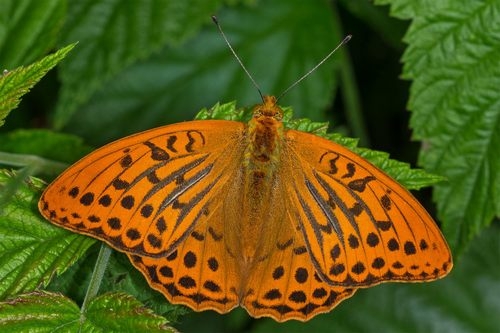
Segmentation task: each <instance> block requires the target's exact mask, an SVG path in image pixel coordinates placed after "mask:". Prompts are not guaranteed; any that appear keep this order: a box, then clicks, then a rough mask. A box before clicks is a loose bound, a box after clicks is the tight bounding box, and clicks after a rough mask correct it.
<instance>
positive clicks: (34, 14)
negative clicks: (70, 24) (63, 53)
mask: <svg viewBox="0 0 500 333" xmlns="http://www.w3.org/2000/svg"><path fill="white" fill-rule="evenodd" d="M66 4H67V1H66V0H22V1H19V0H2V1H0V66H2V67H1V69H8V70H9V69H12V68H14V67H18V66H21V65H27V64H29V63H30V62H33V61H34V60H36V59H37V58H39V57H40V56H42V55H43V54H44V53H45V52H47V51H48V50H50V49H51V48H52V47H53V46H54V44H55V42H56V37H57V34H58V33H59V31H60V29H61V28H62V25H63V21H64V17H65V14H66Z"/></svg>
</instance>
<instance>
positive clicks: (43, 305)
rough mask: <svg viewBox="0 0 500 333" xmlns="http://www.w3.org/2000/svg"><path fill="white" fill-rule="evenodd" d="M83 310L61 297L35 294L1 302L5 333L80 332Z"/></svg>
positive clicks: (0, 322)
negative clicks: (81, 311)
mask: <svg viewBox="0 0 500 333" xmlns="http://www.w3.org/2000/svg"><path fill="white" fill-rule="evenodd" d="M79 318H80V309H79V308H78V306H77V305H76V304H75V303H74V302H73V301H71V300H70V299H67V298H65V297H64V296H62V295H60V294H55V293H48V292H44V291H36V292H32V293H29V294H25V295H20V296H17V297H16V298H11V299H9V300H7V301H4V302H0V330H1V331H3V332H12V333H17V332H19V333H23V332H51V333H59V332H60V333H62V332H78V322H79Z"/></svg>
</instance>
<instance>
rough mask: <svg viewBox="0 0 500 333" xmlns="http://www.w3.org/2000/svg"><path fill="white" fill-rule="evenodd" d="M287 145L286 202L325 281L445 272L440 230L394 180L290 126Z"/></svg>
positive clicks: (361, 282) (368, 281)
mask: <svg viewBox="0 0 500 333" xmlns="http://www.w3.org/2000/svg"><path fill="white" fill-rule="evenodd" d="M286 142H287V145H286V149H287V156H289V157H288V158H289V160H288V161H286V162H285V163H284V165H290V167H288V168H287V170H288V171H287V172H288V173H290V174H291V176H290V179H292V180H293V181H291V182H290V183H288V184H289V186H288V190H287V192H288V194H289V196H290V198H292V199H291V203H290V205H289V206H290V207H293V208H295V215H296V217H297V220H298V222H299V225H300V228H301V232H302V235H303V237H304V239H305V241H306V246H307V248H308V250H309V251H310V254H311V258H312V261H313V263H314V265H315V267H316V269H317V270H318V273H319V274H320V275H321V278H322V279H323V280H324V281H326V282H328V283H330V284H332V285H342V286H368V285H372V284H376V283H379V282H382V281H388V280H406V281H420V280H433V279H436V278H438V277H440V276H442V275H445V274H446V273H447V272H448V271H449V270H450V269H451V265H452V264H451V257H450V255H449V253H450V252H449V249H448V246H447V244H446V242H445V240H444V238H443V236H442V235H441V232H440V231H439V229H438V227H437V226H436V225H435V223H434V221H433V220H432V218H431V217H430V216H429V214H428V213H427V212H426V211H425V210H424V208H423V207H422V206H421V205H420V204H419V203H418V201H417V200H416V199H415V198H414V197H413V196H412V195H411V194H410V193H409V192H408V191H407V190H406V189H404V188H403V187H402V186H401V185H399V184H398V183H397V182H395V181H394V180H392V179H391V178H390V177H389V176H387V175H386V174H384V173H383V172H382V171H380V170H379V169H378V168H376V167H375V166H373V165H372V164H370V163H369V162H368V161H366V160H364V159H362V158H361V157H359V156H358V155H356V154H354V153H353V152H351V151H350V150H348V149H346V148H344V147H342V146H340V145H338V144H336V143H333V142H330V141H328V140H326V139H323V138H320V137H317V136H314V135H311V134H308V133H304V132H298V131H294V130H289V131H287V133H286ZM299 165H300V167H297V166H299ZM294 166H295V167H294Z"/></svg>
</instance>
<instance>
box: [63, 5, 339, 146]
mask: <svg viewBox="0 0 500 333" xmlns="http://www.w3.org/2000/svg"><path fill="white" fill-rule="evenodd" d="M331 11H332V9H331V7H330V6H329V5H328V3H327V2H325V1H314V2H308V3H307V4H305V3H304V2H303V1H302V0H293V1H289V0H277V1H272V2H266V4H265V5H259V6H253V7H239V8H238V10H234V9H233V8H230V9H225V10H221V11H220V13H218V18H219V22H220V24H221V26H222V28H223V29H224V31H225V32H226V34H227V36H228V38H229V39H230V41H231V43H232V45H233V47H234V48H235V50H236V51H237V52H238V54H239V56H240V57H241V58H242V61H243V62H244V63H245V65H246V67H247V68H248V70H249V71H250V72H251V73H252V75H253V76H254V78H255V80H256V81H257V82H258V83H259V85H260V86H261V87H262V90H263V92H264V93H266V94H279V93H281V92H282V91H283V90H284V89H285V88H286V87H288V86H289V85H290V84H292V83H293V82H294V81H295V80H297V79H298V78H299V77H300V76H301V75H303V74H304V73H305V72H307V71H308V70H309V69H311V68H312V67H313V66H314V65H316V64H317V63H318V61H320V60H321V59H322V58H323V57H324V56H325V55H326V54H328V52H329V51H331V50H332V48H333V47H335V46H336V45H337V44H338V43H339V42H340V40H341V39H342V38H341V37H340V36H341V33H340V32H339V31H337V30H335V27H334V18H333V15H332V12H331ZM312 17H314V25H311V24H310V20H311V18H312ZM206 18H207V19H208V18H209V16H208V13H207V16H206ZM305 27H307V29H306V28H305ZM311 40H313V41H314V42H311ZM342 51H344V50H340V52H342ZM336 58H337V55H335V56H334V59H330V60H329V61H327V62H326V63H325V64H323V65H322V67H320V68H319V69H318V70H317V71H316V72H314V73H313V74H312V75H310V76H309V77H308V78H307V79H306V80H304V81H303V82H301V84H300V86H299V87H297V88H295V89H293V90H292V91H290V92H289V94H287V95H286V96H285V97H284V98H283V100H282V103H285V104H289V105H293V106H294V108H295V110H296V113H297V114H298V115H300V116H306V117H309V118H315V119H320V118H324V115H322V113H323V112H324V110H325V108H326V107H327V106H328V105H329V104H330V103H331V100H332V94H333V92H334V91H335V86H336V78H335V76H334V75H332V73H335V69H336V68H337V66H338V62H336ZM65 63H66V62H65ZM342 66H344V65H342ZM71 75H72V76H74V79H75V80H77V78H78V80H82V79H83V80H85V77H86V75H88V74H86V73H81V75H80V74H75V72H74V71H73V72H71ZM68 89H72V88H70V87H68ZM232 100H238V101H239V103H241V104H242V105H254V104H256V103H258V102H260V97H259V95H258V93H257V91H256V89H255V87H253V86H252V84H251V82H250V80H249V79H248V77H246V75H245V73H244V72H243V70H242V69H241V67H240V66H239V65H238V63H237V62H236V60H235V59H234V57H233V55H232V54H231V52H230V51H229V49H228V47H227V45H226V44H225V43H224V40H223V39H222V37H221V35H220V33H219V31H218V30H217V28H216V27H215V26H214V25H213V24H212V25H208V26H206V27H205V28H204V30H203V31H202V32H201V33H200V34H198V35H197V36H196V37H195V38H193V39H191V40H189V41H188V42H186V43H185V44H183V45H182V46H180V47H176V48H167V49H164V50H163V51H162V52H161V53H159V54H155V55H154V56H152V57H150V58H148V59H145V60H144V61H141V62H138V63H136V64H134V65H133V66H131V67H130V68H128V69H127V70H126V71H122V72H121V73H119V74H118V75H117V76H115V77H114V78H113V79H112V80H110V81H109V82H107V84H106V86H103V87H102V88H101V89H100V90H99V91H98V92H97V93H96V94H95V95H94V96H92V99H91V100H89V101H88V102H87V103H86V104H85V105H84V106H83V107H82V108H80V109H79V110H78V114H75V116H74V117H73V118H72V119H71V120H70V122H69V123H68V126H67V127H66V128H65V130H67V131H70V132H72V133H76V134H78V135H80V136H82V137H84V138H85V139H86V140H87V141H88V142H90V143H92V144H94V145H101V144H103V143H104V142H109V141H111V140H113V139H117V138H119V137H123V136H124V135H126V134H131V133H134V132H138V131H140V130H145V129H148V128H151V127H154V126H159V125H165V124H168V123H172V122H179V121H185V120H188V119H191V118H192V117H193V116H194V115H195V113H196V111H197V110H200V109H201V108H203V107H206V106H207V105H214V104H215V103H216V102H217V101H232ZM117 124H119V126H117Z"/></svg>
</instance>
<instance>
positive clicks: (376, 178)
mask: <svg viewBox="0 0 500 333" xmlns="http://www.w3.org/2000/svg"><path fill="white" fill-rule="evenodd" d="M282 118H283V111H282V109H281V108H280V107H279V106H278V105H277V101H276V98H275V97H273V96H264V98H263V103H262V104H259V105H257V106H255V107H254V109H253V116H252V118H251V120H250V121H249V122H248V123H247V124H245V123H241V122H236V121H228V120H200V121H189V122H183V123H178V124H173V125H167V126H164V127H159V128H156V129H152V130H148V131H145V132H142V133H138V134H135V135H131V136H129V137H126V138H123V139H120V140H118V141H115V142H113V143H110V144H108V145H106V146H104V147H102V148H100V149H98V150H96V151H94V152H92V153H91V154H89V155H88V156H86V157H84V158H83V159H81V160H80V161H78V162H77V163H76V164H74V165H73V166H71V167H70V168H68V169H67V170H66V171H65V172H64V173H62V174H61V175H60V176H59V177H58V178H57V179H56V180H55V181H54V182H53V183H52V184H50V185H49V186H48V187H47V189H46V190H45V192H44V193H43V194H42V196H41V198H40V201H39V209H40V212H41V213H42V215H43V216H44V217H45V218H47V219H48V220H50V221H51V222H52V223H54V224H56V225H58V226H61V227H63V228H66V229H69V230H72V231H75V232H77V233H80V234H85V235H89V236H91V237H95V238H97V239H100V240H102V241H104V242H106V243H107V244H109V245H110V246H111V247H113V248H114V249H116V250H118V251H121V252H124V253H126V254H127V255H128V257H129V258H130V260H131V262H132V264H133V265H134V266H135V267H136V268H137V269H138V270H139V271H141V272H142V274H143V275H144V276H145V278H146V279H147V281H148V283H149V285H150V286H151V287H152V288H154V289H156V290H158V291H160V292H161V293H162V294H163V295H165V297H166V298H167V299H168V300H169V301H170V302H171V303H175V304H184V305H187V306H188V307H190V308H191V309H194V310H196V311H201V310H207V309H211V310H215V311H217V312H219V313H226V312H228V311H230V310H231V309H233V308H235V307H237V306H242V307H244V308H245V309H246V310H247V311H248V313H249V314H250V315H251V316H254V317H262V316H267V317H272V318H273V319H275V320H277V321H285V320H289V319H297V320H302V321H305V320H309V319H310V318H312V317H314V316H315V315H317V314H319V313H324V312H328V311H330V310H331V309H332V308H334V307H335V306H336V305H337V304H339V303H340V302H341V301H342V300H344V299H346V298H348V297H350V296H352V295H353V294H354V292H355V291H356V290H357V289H358V288H366V287H369V286H373V285H376V284H378V283H381V282H385V281H403V282H404V281H408V282H417V281H430V280H435V279H438V278H441V277H443V276H445V275H446V274H447V273H448V272H449V271H450V269H451V268H452V258H451V253H450V250H449V248H448V245H447V243H446V241H445V239H444V237H443V236H442V234H441V232H440V230H439V228H438V227H437V225H436V224H435V223H434V221H433V219H432V218H431V216H430V215H429V214H428V213H427V212H426V210H425V209H424V208H423V207H422V206H421V205H420V204H419V202H418V201H417V200H416V199H415V198H414V197H413V196H412V195H411V194H410V192H408V191H407V190H406V189H405V188H404V187H403V186H402V185H400V184H398V183H397V182H396V181H395V180H393V179H392V178H390V177H389V176H388V175H386V174H385V173H384V172H383V171H381V170H380V169H379V168H377V167H376V166H374V165H373V164H371V163H370V162H368V161H367V160H365V159H363V158H362V157H360V156H359V155H357V154H355V153H354V152H352V151H350V150H349V149H347V148H345V147H343V146H341V145H339V144H337V143H334V142H332V141H329V140H327V139H324V138H322V137H319V136H316V135H313V134H310V133H306V132H301V131H297V130H293V129H288V128H286V127H285V126H284V124H283V121H282Z"/></svg>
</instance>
